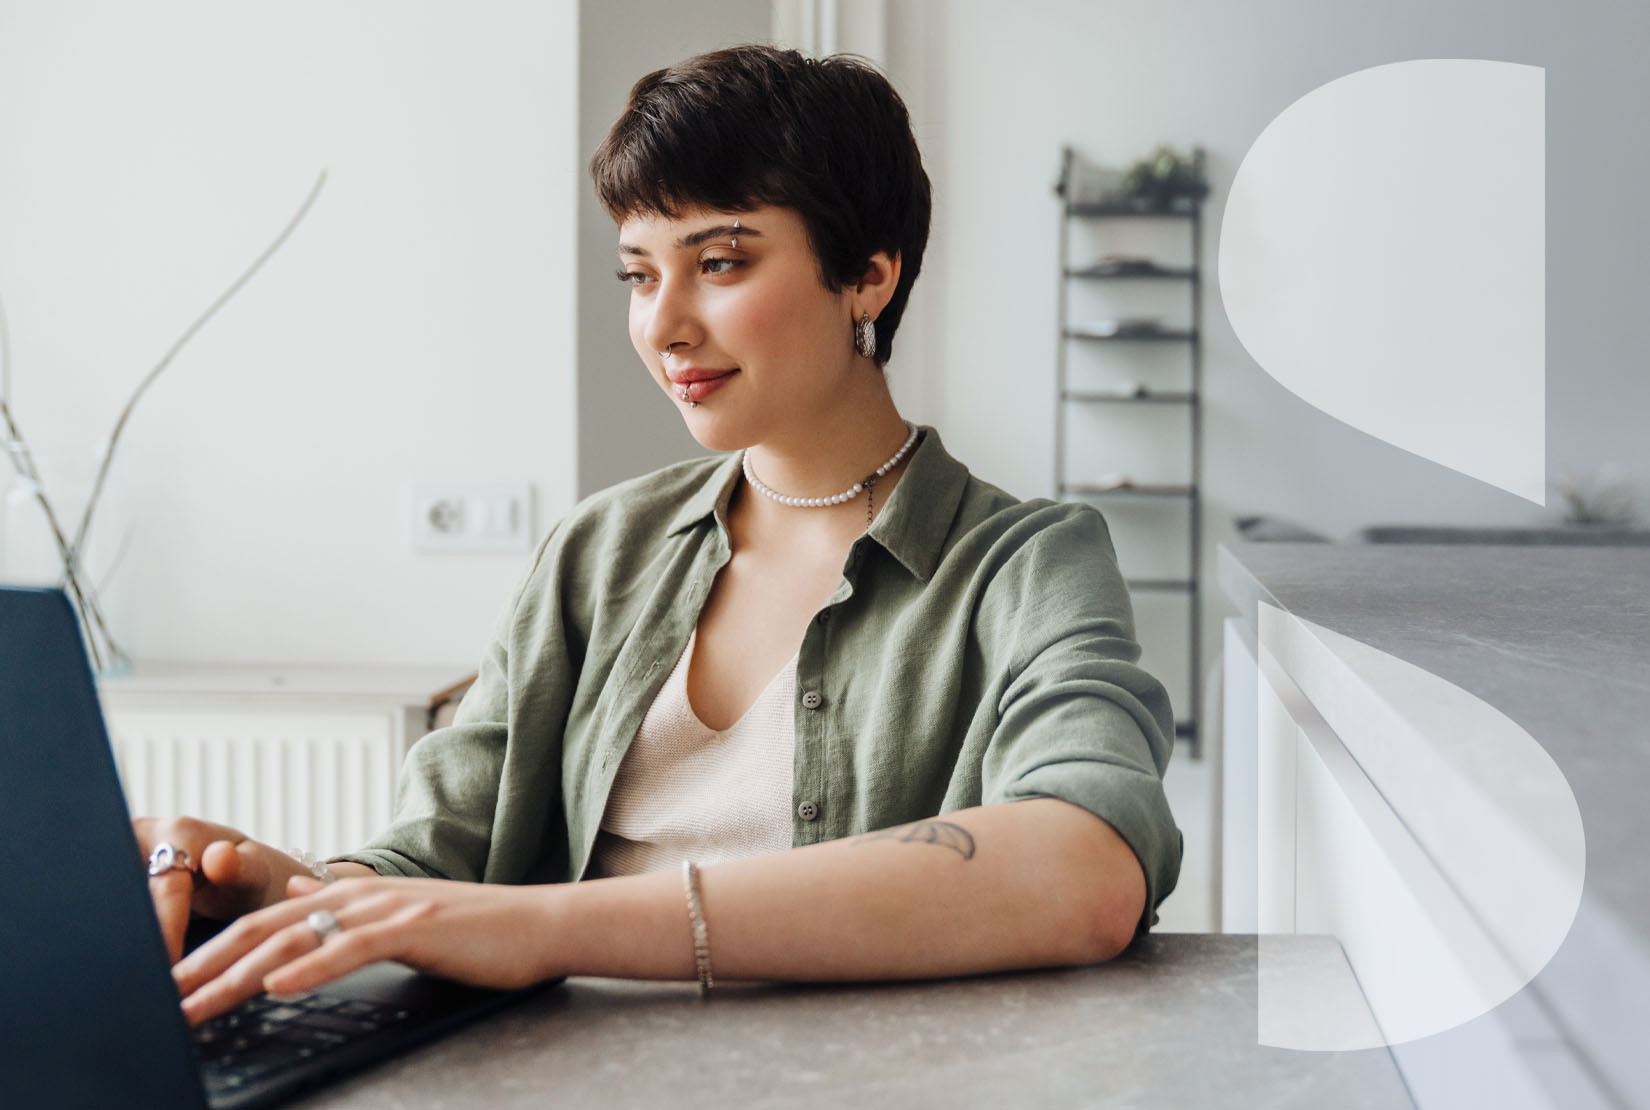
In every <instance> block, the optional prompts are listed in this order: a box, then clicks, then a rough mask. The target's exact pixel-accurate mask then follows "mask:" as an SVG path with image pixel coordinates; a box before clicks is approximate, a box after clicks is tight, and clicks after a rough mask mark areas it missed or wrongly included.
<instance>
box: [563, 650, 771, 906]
mask: <svg viewBox="0 0 1650 1110" xmlns="http://www.w3.org/2000/svg"><path fill="white" fill-rule="evenodd" d="M698 637H699V633H698V629H695V630H694V632H693V634H692V635H691V636H689V637H688V643H687V647H686V648H684V649H683V651H682V657H681V658H680V659H679V660H677V662H676V669H675V670H673V671H671V672H670V677H669V678H667V679H665V684H664V686H663V687H662V688H661V689H660V690H659V694H658V696H657V697H655V698H654V699H653V704H652V706H650V707H649V708H648V711H647V716H645V717H643V718H642V724H641V727H640V728H638V729H637V730H636V738H635V739H634V740H633V741H632V742H631V744H630V749H629V750H628V751H626V752H625V756H624V760H623V762H621V763H620V764H619V773H618V775H617V776H616V777H615V778H614V780H613V791H612V793H611V794H609V795H608V798H607V809H606V811H605V812H604V813H603V815H602V823H601V828H600V829H599V830H598V831H597V833H596V843H595V847H594V848H593V850H592V852H591V861H590V869H589V871H588V872H587V874H588V876H589V877H590V878H593V879H594V878H601V877H603V876H611V875H640V874H643V873H646V872H650V871H663V870H668V869H671V868H676V867H680V866H681V865H682V861H683V860H684V859H691V860H693V861H694V862H696V863H700V864H713V863H723V862H726V861H728V860H734V859H744V858H746V857H749V856H757V855H762V854H764V853H767V852H779V851H784V850H785V849H787V848H789V847H790V846H791V763H792V759H793V757H794V753H795V748H796V731H795V730H796V716H795V713H796V705H795V702H796V656H794V655H793V656H791V659H790V661H789V662H788V663H786V664H785V666H784V667H783V668H781V669H780V671H779V673H778V674H776V675H775V676H774V677H773V679H772V681H770V682H769V683H768V685H767V687H766V688H765V689H764V690H763V691H762V693H761V694H760V695H759V696H758V697H757V699H756V702H755V703H754V704H753V705H752V706H751V707H750V708H749V709H748V710H746V711H745V715H744V716H743V717H741V718H739V720H738V721H737V722H735V723H734V724H733V726H732V727H730V728H729V729H727V730H726V731H725V732H717V731H716V730H715V729H712V728H707V727H706V726H705V725H704V724H703V723H701V722H700V720H699V718H698V716H697V715H696V714H695V713H694V712H693V706H692V705H690V704H689V702H688V693H687V675H688V667H689V665H690V664H691V663H692V662H693V645H694V643H695V642H696V641H697V640H698Z"/></svg>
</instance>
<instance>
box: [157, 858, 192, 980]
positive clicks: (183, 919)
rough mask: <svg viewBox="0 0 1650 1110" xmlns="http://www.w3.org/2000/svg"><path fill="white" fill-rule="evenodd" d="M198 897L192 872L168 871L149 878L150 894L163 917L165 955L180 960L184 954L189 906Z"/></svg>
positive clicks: (161, 930)
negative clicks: (190, 873) (189, 873)
mask: <svg viewBox="0 0 1650 1110" xmlns="http://www.w3.org/2000/svg"><path fill="white" fill-rule="evenodd" d="M194 896H195V879H194V876H193V875H188V874H185V873H184V872H182V871H168V872H167V873H166V874H164V875H154V876H151V877H150V879H149V897H150V898H152V899H153V900H154V903H155V916H156V917H158V918H159V919H160V934H161V936H162V937H164V938H165V940H166V958H167V959H168V960H170V961H171V962H172V963H174V964H175V963H177V962H178V960H179V958H181V957H182V956H183V936H184V933H185V932H187V931H188V929H189V905H190V902H191V901H192V900H193V899H194Z"/></svg>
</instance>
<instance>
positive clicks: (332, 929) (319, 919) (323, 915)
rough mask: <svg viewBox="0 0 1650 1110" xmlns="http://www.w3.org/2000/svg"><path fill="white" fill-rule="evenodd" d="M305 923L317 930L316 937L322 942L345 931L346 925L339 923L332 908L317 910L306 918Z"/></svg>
mask: <svg viewBox="0 0 1650 1110" xmlns="http://www.w3.org/2000/svg"><path fill="white" fill-rule="evenodd" d="M304 924H305V925H308V926H309V927H310V928H311V929H314V930H315V938H316V939H317V940H319V941H320V942H321V943H322V944H325V943H326V942H327V941H329V940H331V939H332V938H333V937H335V936H337V935H338V934H339V933H341V932H343V931H344V927H343V926H342V925H340V924H338V919H337V918H336V917H334V916H333V915H332V911H331V910H316V911H315V912H314V913H312V914H310V915H309V916H308V917H306V918H304Z"/></svg>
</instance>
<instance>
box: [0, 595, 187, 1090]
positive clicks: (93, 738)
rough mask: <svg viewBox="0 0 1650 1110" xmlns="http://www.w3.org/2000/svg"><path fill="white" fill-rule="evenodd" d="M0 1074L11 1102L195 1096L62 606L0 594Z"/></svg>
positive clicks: (103, 738) (156, 931)
mask: <svg viewBox="0 0 1650 1110" xmlns="http://www.w3.org/2000/svg"><path fill="white" fill-rule="evenodd" d="M0 907H3V908H0V1076H4V1077H5V1080H4V1083H5V1088H4V1097H5V1100H6V1101H7V1102H8V1104H10V1105H15V1106H182V1107H191V1106H204V1105H205V1099H204V1096H203V1094H202V1089H201V1084H200V1078H199V1072H198V1069H197V1066H196V1064H195V1061H194V1058H193V1055H192V1053H191V1049H190V1041H189V1037H188V1035H187V1030H186V1027H185V1023H184V1021H183V1016H182V1012H181V1011H180V1010H179V1008H178V998H177V991H176V989H175V988H174V987H173V985H172V979H171V976H170V974H168V971H167V960H166V951H165V945H164V942H163V941H162V939H161V935H160V927H159V925H158V924H157V922H156V920H155V914H154V910H153V908H152V906H151V903H150V900H149V889H148V880H147V878H146V877H145V873H144V867H143V860H142V857H141V855H140V853H139V850H138V845H137V841H136V839H135V838H134V836H133V835H132V829H131V823H130V820H129V819H128V816H127V813H126V805H125V801H124V799H123V797H122V795H121V790H120V783H119V780H118V778H117V777H116V774H115V766H114V760H113V757H112V755H111V753H110V749H109V740H108V735H107V733H106V732H105V731H104V727H103V716H102V713H101V710H100V708H99V705H98V701H97V694H96V689H95V687H94V685H93V682H92V676H91V672H90V670H89V669H88V666H87V663H86V654H85V650H84V648H83V646H82V644H81V640H80V633H79V629H78V627H77V625H76V622H75V617H74V613H73V610H71V609H70V607H69V603H68V600H67V599H66V598H65V597H64V595H63V594H62V592H61V591H57V590H17V589H0Z"/></svg>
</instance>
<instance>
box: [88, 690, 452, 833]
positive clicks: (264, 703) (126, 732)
mask: <svg viewBox="0 0 1650 1110" xmlns="http://www.w3.org/2000/svg"><path fill="white" fill-rule="evenodd" d="M461 673H462V671H461V670H459V669H457V668H451V667H420V666H404V667H364V666H349V665H342V664H341V665H337V666H285V667H271V666H257V665H250V664H229V663H224V664H205V663H199V664H189V663H147V664H139V665H138V667H137V669H136V670H135V671H134V672H132V673H131V674H128V675H123V676H120V677H118V678H105V679H102V680H100V681H99V683H98V686H99V694H100V695H101V697H102V701H103V710H104V717H105V719H106V720H107V722H108V726H109V736H110V741H111V743H112V745H113V748H114V755H115V764H116V766H117V767H118V768H119V770H120V780H121V785H122V786H123V787H124V788H125V791H126V805H127V808H128V809H129V810H131V812H132V814H133V815H134V816H138V817H174V816H186V817H199V818H203V819H205V820H208V821H215V822H217V823H219V824H224V825H228V826H230V827H231V828H235V829H239V830H240V831H241V832H243V833H246V834H247V835H248V836H251V837H253V838H254V839H256V840H261V841H263V842H265V843H266V844H272V845H274V846H275V847H277V848H285V849H291V848H302V849H306V850H308V851H311V852H314V853H315V854H316V855H319V856H328V855H337V854H338V853H340V852H347V851H350V850H352V849H355V848H358V847H360V846H361V845H362V844H364V843H365V842H367V841H368V840H371V839H372V838H374V837H375V836H377V835H378V834H379V833H381V832H382V831H383V830H384V829H385V828H386V827H388V825H389V822H390V817H391V814H392V811H393V809H394V804H395V782H396V777H397V775H398V773H399V771H400V768H401V761H402V759H403V758H405V756H406V754H407V749H408V748H409V747H411V746H412V744H413V742H414V741H416V740H417V739H418V738H419V737H421V736H423V735H424V731H425V728H426V727H427V723H428V718H429V712H430V703H431V693H432V691H442V690H445V689H446V688H448V687H450V686H452V684H453V679H454V678H455V677H456V676H457V675H459V674H461Z"/></svg>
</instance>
